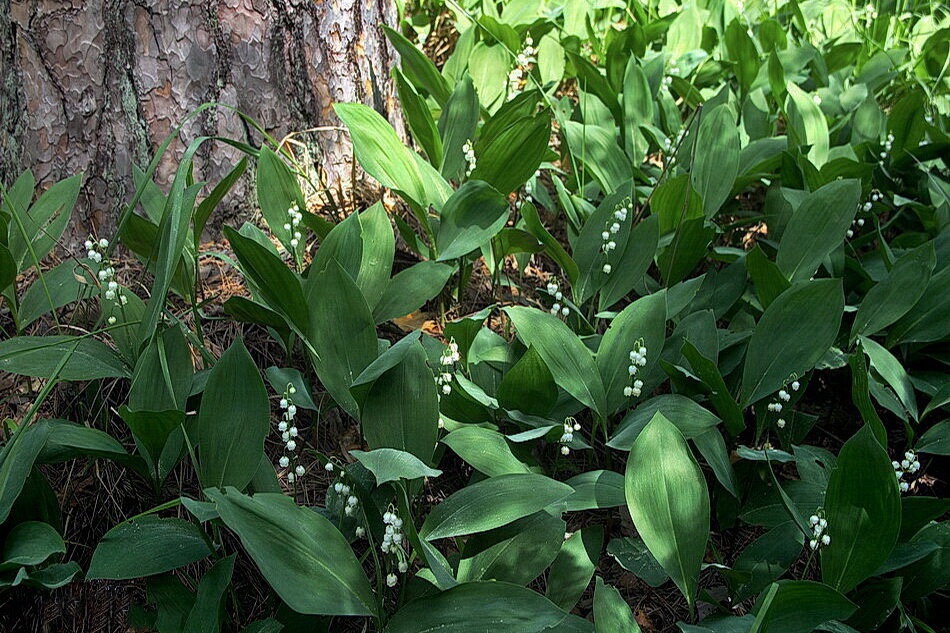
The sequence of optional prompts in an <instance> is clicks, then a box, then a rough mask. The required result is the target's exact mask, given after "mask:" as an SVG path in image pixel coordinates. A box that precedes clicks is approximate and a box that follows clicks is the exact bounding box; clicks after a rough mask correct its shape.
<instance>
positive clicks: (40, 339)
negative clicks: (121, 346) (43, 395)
mask: <svg viewBox="0 0 950 633" xmlns="http://www.w3.org/2000/svg"><path fill="white" fill-rule="evenodd" d="M64 358H66V359H67V360H66V362H65V364H64V365H63V367H62V369H61V370H60V372H59V374H58V377H59V378H60V379H61V380H96V379H98V378H126V377H128V375H129V368H128V367H127V366H126V365H125V363H123V362H122V360H121V359H120V358H119V357H118V356H117V355H116V353H115V352H114V351H112V348H110V347H109V346H108V345H106V344H105V343H102V342H101V341H97V340H96V339H93V338H91V337H82V338H77V337H73V336H58V335H57V336H14V337H13V338H9V339H7V340H5V341H0V371H6V372H10V373H11V374H20V375H23V376H35V377H37V378H49V377H51V376H52V374H53V372H54V371H56V368H57V367H59V365H60V363H61V362H62V361H63V359H64Z"/></svg>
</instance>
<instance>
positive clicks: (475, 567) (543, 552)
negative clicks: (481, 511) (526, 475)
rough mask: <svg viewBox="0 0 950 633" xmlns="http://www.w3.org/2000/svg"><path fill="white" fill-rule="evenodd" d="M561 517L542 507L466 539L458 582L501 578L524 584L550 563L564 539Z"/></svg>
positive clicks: (539, 573)
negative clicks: (512, 521) (516, 519)
mask: <svg viewBox="0 0 950 633" xmlns="http://www.w3.org/2000/svg"><path fill="white" fill-rule="evenodd" d="M564 529H565V524H564V521H563V520H562V519H561V518H560V517H557V516H552V515H550V514H548V513H547V512H544V511H541V512H536V513H534V514H532V515H531V516H527V517H525V518H523V519H519V520H518V521H515V522H514V523H509V524H508V525H505V526H502V527H500V528H497V529H494V530H491V531H488V532H482V533H480V534H476V535H474V536H472V537H471V538H469V539H468V540H467V541H466V542H465V549H464V550H463V552H462V558H461V560H459V565H458V570H459V571H458V578H459V581H460V582H471V581H474V580H500V581H503V582H512V583H515V584H518V585H522V586H524V585H527V584H528V583H530V582H531V581H533V580H534V579H535V578H537V577H538V576H539V575H541V573H542V572H543V571H544V570H545V569H546V568H547V567H548V565H550V564H551V562H552V561H553V560H554V558H555V557H556V556H557V554H558V552H559V551H560V549H561V544H562V543H563V542H564Z"/></svg>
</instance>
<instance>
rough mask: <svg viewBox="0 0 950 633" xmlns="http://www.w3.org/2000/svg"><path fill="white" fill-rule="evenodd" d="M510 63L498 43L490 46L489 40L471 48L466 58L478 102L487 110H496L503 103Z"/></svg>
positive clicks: (506, 54)
mask: <svg viewBox="0 0 950 633" xmlns="http://www.w3.org/2000/svg"><path fill="white" fill-rule="evenodd" d="M511 63H512V60H511V57H510V56H509V54H508V52H507V51H506V50H505V48H504V47H503V46H501V45H500V44H496V45H494V46H490V45H489V42H486V41H482V42H479V43H478V44H476V45H475V47H474V48H473V49H472V52H471V55H470V56H469V58H468V72H469V74H470V75H471V76H472V81H473V83H474V84H475V91H476V92H477V93H478V100H479V102H480V103H481V105H482V107H483V108H485V109H486V110H488V111H489V112H493V113H494V112H496V111H497V110H498V108H499V107H500V106H501V105H502V103H504V96H505V89H506V86H507V83H506V81H505V78H506V76H507V74H508V71H509V70H510V68H511Z"/></svg>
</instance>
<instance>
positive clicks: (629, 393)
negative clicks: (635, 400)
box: [623, 387, 633, 398]
mask: <svg viewBox="0 0 950 633" xmlns="http://www.w3.org/2000/svg"><path fill="white" fill-rule="evenodd" d="M623 395H625V396H626V397H628V398H629V397H631V396H632V395H633V387H624V388H623Z"/></svg>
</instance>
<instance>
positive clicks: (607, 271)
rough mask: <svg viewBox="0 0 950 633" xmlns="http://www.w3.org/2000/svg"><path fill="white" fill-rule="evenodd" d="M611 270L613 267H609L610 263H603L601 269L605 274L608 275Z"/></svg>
mask: <svg viewBox="0 0 950 633" xmlns="http://www.w3.org/2000/svg"><path fill="white" fill-rule="evenodd" d="M611 270H613V269H612V268H611V266H610V264H604V268H603V271H604V274H605V275H609V274H610V271H611Z"/></svg>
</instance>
